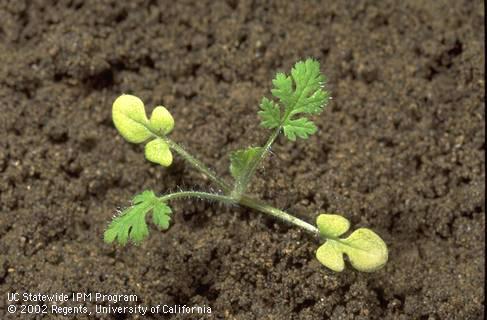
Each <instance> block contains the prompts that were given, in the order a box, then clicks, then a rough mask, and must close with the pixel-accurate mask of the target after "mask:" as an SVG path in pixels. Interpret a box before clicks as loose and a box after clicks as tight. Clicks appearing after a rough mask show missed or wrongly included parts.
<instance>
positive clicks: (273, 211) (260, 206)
mask: <svg viewBox="0 0 487 320" xmlns="http://www.w3.org/2000/svg"><path fill="white" fill-rule="evenodd" d="M239 203H240V204H242V205H244V206H246V207H249V208H252V209H255V210H258V211H260V212H263V213H265V214H268V215H271V216H273V217H275V218H278V219H280V220H283V221H286V222H289V223H291V224H294V225H296V226H298V227H300V228H301V229H304V230H305V231H306V232H308V233H310V234H311V235H313V236H314V237H319V235H320V233H319V230H318V228H316V227H315V226H314V225H312V224H310V223H308V222H306V221H304V220H301V219H299V218H297V217H295V216H293V215H291V214H289V213H287V212H285V211H282V210H279V209H277V208H274V207H272V206H271V205H268V204H266V203H265V202H262V201H260V200H257V199H254V198H251V197H249V196H243V197H242V198H241V199H240V201H239Z"/></svg>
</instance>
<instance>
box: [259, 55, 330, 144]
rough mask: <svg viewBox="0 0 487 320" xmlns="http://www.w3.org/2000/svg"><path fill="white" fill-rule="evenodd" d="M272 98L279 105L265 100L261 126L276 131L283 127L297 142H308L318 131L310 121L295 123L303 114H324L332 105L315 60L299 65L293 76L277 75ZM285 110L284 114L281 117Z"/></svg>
mask: <svg viewBox="0 0 487 320" xmlns="http://www.w3.org/2000/svg"><path fill="white" fill-rule="evenodd" d="M272 83H273V85H274V88H273V89H272V90H271V92H272V95H273V96H274V97H276V98H277V99H278V100H279V103H280V104H279V105H278V104H276V103H275V102H273V101H270V100H268V99H266V98H264V99H262V102H261V105H260V108H261V111H259V115H260V117H261V120H262V121H261V125H262V126H264V127H266V128H269V129H272V128H277V127H279V126H282V127H283V129H284V135H285V136H286V137H287V138H288V139H290V140H292V141H294V140H296V137H299V138H302V139H307V138H308V137H309V135H311V134H314V133H315V132H316V131H317V127H316V125H315V124H314V123H313V122H311V121H310V120H308V119H307V118H304V117H301V118H298V119H294V118H293V117H295V116H296V115H299V114H316V113H320V112H321V111H322V110H323V108H324V107H325V105H326V104H327V103H328V100H329V94H328V92H327V91H325V90H323V86H324V84H325V77H324V76H323V75H322V74H321V73H320V64H319V62H318V61H316V60H313V59H307V60H306V61H300V62H298V63H296V64H295V65H294V67H293V69H292V70H291V75H290V76H287V75H286V74H284V73H277V75H276V77H275V78H274V80H273V81H272ZM281 108H283V109H284V113H283V114H281Z"/></svg>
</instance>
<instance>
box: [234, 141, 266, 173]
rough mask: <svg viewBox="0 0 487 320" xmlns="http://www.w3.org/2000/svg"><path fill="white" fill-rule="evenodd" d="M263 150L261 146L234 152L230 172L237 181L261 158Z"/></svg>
mask: <svg viewBox="0 0 487 320" xmlns="http://www.w3.org/2000/svg"><path fill="white" fill-rule="evenodd" d="M261 152H262V148H261V147H249V148H247V149H243V150H237V151H234V152H232V154H231V155H230V173H231V174H232V176H233V177H234V178H235V180H236V181H240V180H241V178H242V175H244V174H246V173H247V172H248V169H249V167H250V166H252V164H253V162H254V161H256V160H257V159H258V158H259V155H260V153H261Z"/></svg>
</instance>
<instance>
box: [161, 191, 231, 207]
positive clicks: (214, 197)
mask: <svg viewBox="0 0 487 320" xmlns="http://www.w3.org/2000/svg"><path fill="white" fill-rule="evenodd" d="M182 198H198V199H204V200H209V201H220V202H223V203H229V204H234V203H235V201H234V199H233V198H232V197H228V196H224V195H221V194H215V193H209V192H201V191H179V192H174V193H170V194H167V195H164V196H161V197H159V198H158V199H159V200H160V201H162V202H166V201H170V200H175V199H182Z"/></svg>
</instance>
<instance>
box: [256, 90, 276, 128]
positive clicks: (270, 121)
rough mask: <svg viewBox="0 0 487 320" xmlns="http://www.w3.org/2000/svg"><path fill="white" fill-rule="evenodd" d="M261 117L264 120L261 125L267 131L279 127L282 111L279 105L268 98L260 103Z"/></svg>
mask: <svg viewBox="0 0 487 320" xmlns="http://www.w3.org/2000/svg"><path fill="white" fill-rule="evenodd" d="M260 109H261V110H260V111H259V112H258V114H259V116H260V117H261V119H262V122H261V125H262V126H263V127H265V128H267V129H273V128H277V127H279V125H280V124H281V110H280V109H279V106H278V105H277V103H275V102H274V101H272V100H269V99H267V98H266V97H264V98H262V102H261V103H260Z"/></svg>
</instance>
